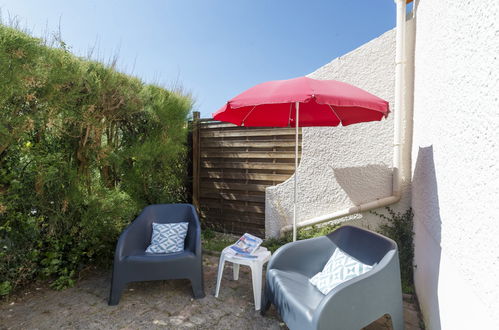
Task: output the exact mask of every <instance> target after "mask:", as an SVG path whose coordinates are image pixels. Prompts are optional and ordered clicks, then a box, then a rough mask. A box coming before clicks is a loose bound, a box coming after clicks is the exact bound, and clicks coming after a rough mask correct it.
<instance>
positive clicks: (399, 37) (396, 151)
mask: <svg viewBox="0 0 499 330" xmlns="http://www.w3.org/2000/svg"><path fill="white" fill-rule="evenodd" d="M394 2H395V4H396V5H397V27H396V49H395V102H394V108H395V111H394V112H393V121H394V130H393V178H392V195H391V196H388V197H384V198H380V199H377V200H374V201H370V202H367V203H363V204H360V205H356V206H353V207H349V208H347V209H343V210H339V211H336V212H333V213H329V214H326V215H322V216H319V217H315V218H312V219H309V220H305V221H300V222H298V223H297V224H296V228H297V229H298V228H303V227H306V226H311V225H316V224H320V223H323V222H328V221H331V220H334V219H337V218H341V217H345V216H348V215H352V214H355V213H360V212H366V211H370V210H374V209H377V208H380V207H385V206H388V205H392V204H395V203H397V202H398V201H400V198H401V197H402V192H401V190H400V182H401V175H402V164H403V163H402V157H401V155H402V150H401V148H402V143H403V141H402V134H401V132H402V125H403V116H402V113H403V112H404V111H405V106H404V103H405V102H404V101H405V93H404V89H405V80H406V77H405V75H406V64H407V54H406V44H405V43H406V37H405V35H406V0H394ZM295 175H296V174H295ZM291 230H293V225H286V226H284V227H282V228H281V230H280V233H281V236H282V235H283V234H284V233H285V232H288V231H291Z"/></svg>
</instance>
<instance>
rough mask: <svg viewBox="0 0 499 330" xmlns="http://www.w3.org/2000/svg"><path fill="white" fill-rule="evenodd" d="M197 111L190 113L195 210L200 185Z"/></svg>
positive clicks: (197, 204) (198, 116)
mask: <svg viewBox="0 0 499 330" xmlns="http://www.w3.org/2000/svg"><path fill="white" fill-rule="evenodd" d="M199 118H200V113H199V111H194V112H193V113H192V203H193V204H194V207H196V210H197V211H198V213H199V211H200V208H199V184H200V177H201V176H200V173H199V172H200V152H199V151H200V146H199V144H200V141H199Z"/></svg>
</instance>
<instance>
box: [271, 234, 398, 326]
mask: <svg viewBox="0 0 499 330" xmlns="http://www.w3.org/2000/svg"><path fill="white" fill-rule="evenodd" d="M336 248H340V249H341V250H343V251H344V252H345V253H347V254H348V255H350V256H352V257H353V258H355V259H357V260H359V261H361V262H362V263H364V264H368V265H371V266H374V267H373V269H372V270H370V271H369V272H367V273H365V274H362V275H360V276H358V277H355V278H353V279H351V280H349V281H346V282H344V283H342V284H340V285H338V286H337V287H335V288H334V289H333V290H332V291H330V292H329V293H328V294H327V295H323V294H322V293H321V292H320V291H319V290H318V289H317V288H316V287H315V286H313V285H312V284H310V282H309V281H308V280H309V278H311V277H312V276H314V275H315V274H316V273H318V272H320V271H321V270H322V268H323V267H324V265H325V264H326V262H327V261H328V260H329V258H330V257H331V255H332V254H333V252H334V250H335V249H336ZM270 304H274V305H275V307H276V308H277V311H278V312H279V314H280V315H281V317H282V319H283V320H284V321H285V322H286V324H287V326H288V327H289V328H290V329H291V330H294V329H341V330H348V329H360V328H362V327H365V326H366V325H368V324H370V323H371V322H373V321H375V320H377V319H378V318H380V317H381V316H383V315H384V314H389V315H390V316H391V319H392V322H393V328H394V329H400V330H402V329H403V328H404V320H403V308H402V289H401V284H400V270H399V258H398V250H397V244H396V243H395V242H394V241H392V240H391V239H389V238H386V237H384V236H382V235H379V234H377V233H374V232H371V231H368V230H364V229H361V228H358V227H353V226H344V227H341V228H339V229H337V230H335V231H334V232H332V233H331V234H329V235H327V236H322V237H318V238H312V239H307V240H302V241H297V242H293V243H288V244H286V245H284V246H282V247H281V248H279V249H278V250H277V251H276V252H275V254H274V255H273V256H272V258H271V259H270V261H269V264H268V267H267V274H266V284H265V294H264V297H263V304H262V305H263V309H262V314H263V313H264V312H265V311H266V310H267V309H268V308H269V307H270Z"/></svg>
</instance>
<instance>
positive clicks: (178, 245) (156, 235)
mask: <svg viewBox="0 0 499 330" xmlns="http://www.w3.org/2000/svg"><path fill="white" fill-rule="evenodd" d="M188 226H189V223H188V222H176V223H156V222H153V223H152V239H151V245H149V246H148V247H147V249H146V252H148V253H172V252H181V251H184V241H185V236H186V235H187V227H188Z"/></svg>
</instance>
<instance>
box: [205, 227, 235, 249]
mask: <svg viewBox="0 0 499 330" xmlns="http://www.w3.org/2000/svg"><path fill="white" fill-rule="evenodd" d="M237 239H238V237H237V236H236V235H231V234H225V233H219V232H216V231H214V230H213V229H211V228H206V229H203V231H202V233H201V240H202V245H203V250H207V251H213V252H221V251H222V250H223V249H224V248H226V247H227V246H229V245H231V244H234V243H235V242H236V241H237Z"/></svg>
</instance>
